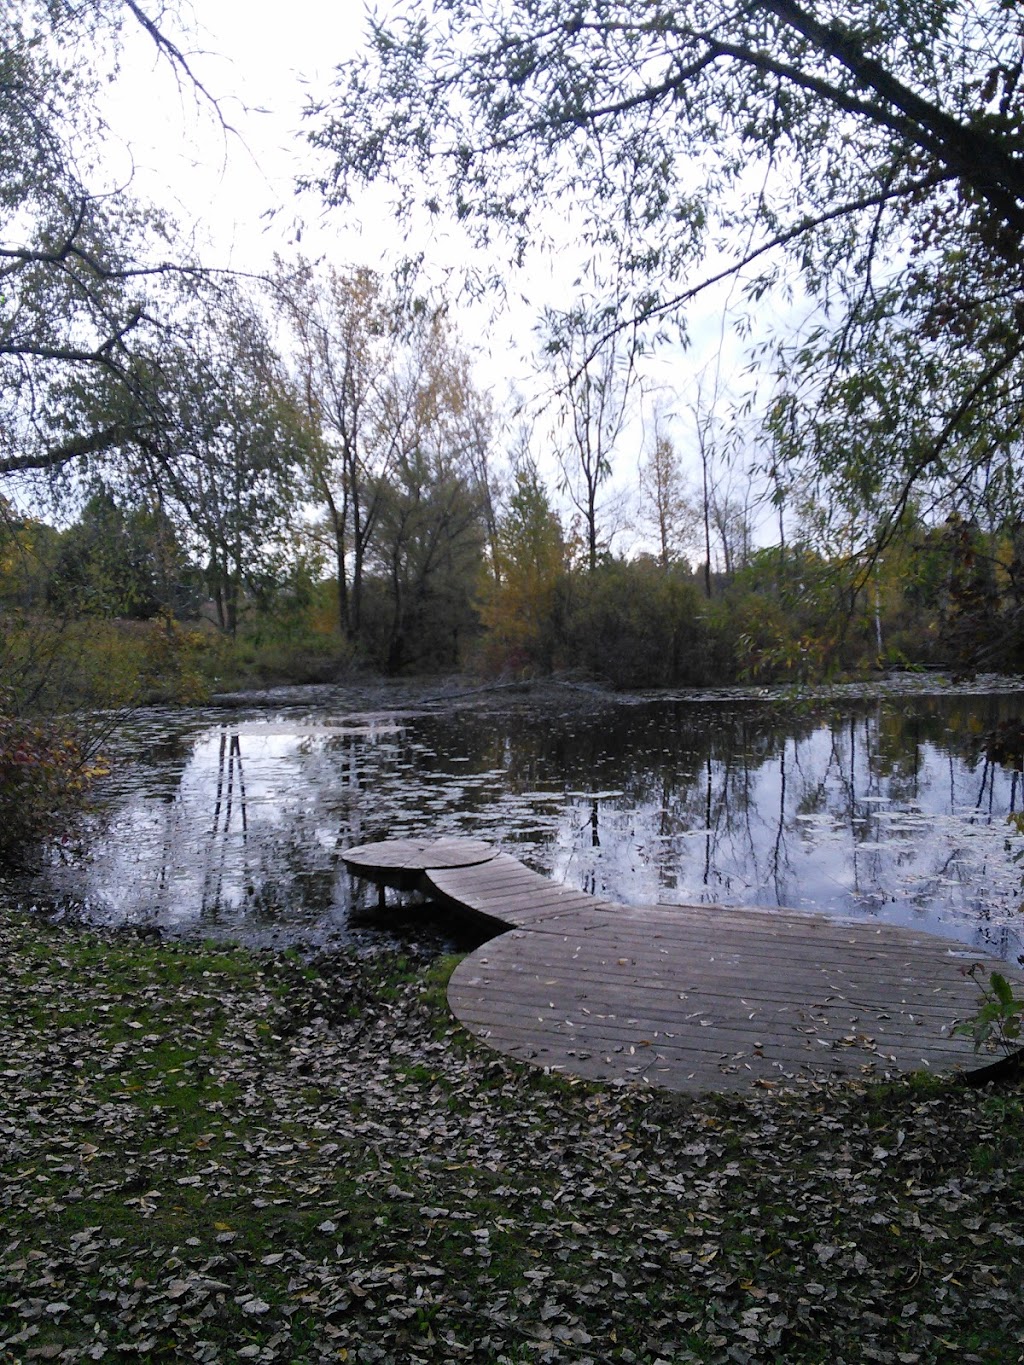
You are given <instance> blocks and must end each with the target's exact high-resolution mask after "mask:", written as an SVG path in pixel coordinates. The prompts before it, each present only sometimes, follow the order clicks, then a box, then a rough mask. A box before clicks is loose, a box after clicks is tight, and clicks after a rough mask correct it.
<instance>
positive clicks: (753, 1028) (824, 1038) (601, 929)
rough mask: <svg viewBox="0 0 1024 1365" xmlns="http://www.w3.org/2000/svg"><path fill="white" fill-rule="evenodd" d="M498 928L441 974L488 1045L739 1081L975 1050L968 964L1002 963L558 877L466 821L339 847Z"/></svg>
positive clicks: (905, 938)
mask: <svg viewBox="0 0 1024 1365" xmlns="http://www.w3.org/2000/svg"><path fill="white" fill-rule="evenodd" d="M344 860H345V863H346V865H347V867H348V868H349V870H350V872H352V873H353V875H355V876H359V877H364V878H367V879H369V880H370V881H372V882H374V883H376V884H377V885H378V886H380V887H382V888H383V887H386V886H391V887H397V888H399V889H400V890H403V891H409V890H413V889H416V890H420V891H422V892H423V893H424V894H426V895H428V896H431V897H433V898H437V899H440V900H442V901H444V902H445V903H447V904H448V905H450V906H452V907H453V908H455V909H457V910H458V911H460V912H461V913H463V914H467V915H471V916H473V917H475V918H476V919H478V920H480V921H482V922H484V923H486V924H488V925H490V926H491V927H492V928H493V929H494V931H495V934H496V935H497V936H496V937H495V938H492V939H491V940H490V941H488V942H487V943H485V944H484V945H483V946H482V947H480V948H478V949H477V950H476V951H475V952H473V953H471V954H470V955H469V956H468V957H467V958H465V959H464V960H463V961H462V962H461V963H460V964H459V966H458V967H457V968H456V970H455V972H454V974H453V975H452V978H451V981H450V983H449V987H448V1002H449V1004H450V1006H451V1008H452V1011H453V1013H454V1014H455V1015H456V1017H457V1018H458V1019H459V1020H460V1021H461V1022H462V1023H463V1024H464V1025H465V1026H466V1028H468V1029H469V1030H470V1031H471V1032H473V1033H474V1034H476V1035H477V1036H478V1037H479V1038H481V1039H483V1040H484V1041H485V1042H487V1043H488V1044H489V1045H490V1046H491V1047H494V1048H496V1049H497V1050H498V1051H500V1052H504V1053H507V1054H508V1055H509V1056H512V1057H516V1058H519V1059H520V1060H523V1061H528V1062H532V1063H534V1064H536V1065H539V1066H544V1067H548V1068H550V1069H551V1070H555V1071H561V1072H564V1073H566V1074H569V1075H575V1076H582V1077H587V1078H589V1079H594V1080H601V1081H609V1082H619V1083H622V1082H627V1081H635V1082H640V1083H646V1084H650V1085H656V1086H661V1087H664V1088H665V1089H668V1090H674V1091H692V1092H699V1091H707V1090H737V1089H743V1088H746V1087H748V1086H751V1085H760V1086H775V1085H786V1084H793V1083H796V1082H798V1081H800V1080H802V1079H810V1080H814V1079H822V1078H825V1077H828V1076H835V1075H861V1074H869V1075H875V1076H885V1075H892V1074H896V1073H899V1072H906V1071H918V1070H927V1071H932V1072H936V1073H948V1072H950V1071H952V1070H954V1069H955V1068H957V1067H964V1068H971V1067H974V1066H976V1065H977V1064H978V1058H977V1057H976V1056H975V1054H974V1052H973V1049H972V1044H971V1042H970V1040H969V1039H967V1038H965V1037H963V1036H961V1035H957V1034H954V1032H953V1028H954V1026H955V1024H956V1023H957V1021H958V1020H961V1019H964V1018H968V1017H970V1016H971V1015H972V1014H973V1013H974V1011H975V1010H976V1009H977V1007H978V1003H979V994H978V987H977V985H976V983H975V982H974V981H972V980H971V979H970V978H968V977H966V976H965V974H964V968H965V967H968V966H970V964H971V963H973V962H981V963H982V966H983V967H984V969H985V972H986V974H987V972H988V970H990V969H991V968H993V967H994V968H996V969H998V970H1000V971H1002V972H1003V973H1004V975H1007V976H1009V977H1011V979H1014V980H1016V981H1019V978H1015V977H1014V974H1013V973H1012V972H1011V971H1009V970H1008V969H1007V967H1006V965H1005V964H1003V963H1001V962H998V961H997V960H995V959H991V958H986V957H985V956H984V955H979V954H977V953H973V952H971V951H970V950H969V949H968V948H967V947H965V946H964V945H961V944H956V943H952V942H949V941H947V940H945V939H941V938H938V937H936V936H935V935H933V934H925V933H918V932H916V931H914V930H910V929H901V928H897V927H893V926H885V925H877V924H871V923H866V922H861V921H857V922H854V921H849V920H838V919H833V918H829V917H826V916H823V915H815V914H805V913H803V912H800V911H795V910H785V911H780V910H774V909H772V910H768V909H764V910H761V909H730V908H726V907H724V906H706V905H705V906H671V907H669V906H644V907H637V906H625V905H617V904H615V903H613V902H611V901H603V900H598V899H597V898H595V897H593V896H588V895H587V894H586V893H584V892H582V891H576V890H573V889H572V888H569V887H565V886H559V885H557V884H556V883H554V882H552V881H550V879H548V878H546V877H543V876H541V875H539V874H538V873H536V872H531V871H530V870H529V868H526V867H524V866H523V864H522V863H520V862H519V861H518V860H517V859H515V858H512V857H510V856H509V855H508V854H506V853H501V852H498V851H497V850H496V849H495V848H494V847H493V846H491V845H489V844H485V843H483V842H481V841H480V840H475V839H454V838H443V839H436V840H430V839H424V840H411V839H401V840H389V841H387V842H384V843H378V844H365V845H363V846H361V847H359V848H353V849H350V850H349V851H348V852H347V853H345V854H344Z"/></svg>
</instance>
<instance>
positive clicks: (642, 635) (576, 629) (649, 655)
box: [564, 557, 710, 688]
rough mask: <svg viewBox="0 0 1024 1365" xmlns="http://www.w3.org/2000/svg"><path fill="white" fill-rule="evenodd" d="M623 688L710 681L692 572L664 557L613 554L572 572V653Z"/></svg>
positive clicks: (579, 663) (568, 630)
mask: <svg viewBox="0 0 1024 1365" xmlns="http://www.w3.org/2000/svg"><path fill="white" fill-rule="evenodd" d="M564 662H565V663H567V664H569V665H570V666H573V667H582V668H585V669H587V670H588V671H589V672H591V673H594V674H597V675H599V676H601V677H605V678H607V679H608V680H609V681H610V682H611V683H613V684H614V686H616V687H624V688H627V687H666V686H671V685H679V684H683V685H689V686H700V685H703V684H705V683H707V682H708V681H710V678H709V673H708V638H707V632H706V630H705V627H704V622H703V618H702V614H701V600H700V596H699V593H698V591H697V588H696V587H695V585H694V583H693V581H692V579H691V577H690V575H689V574H688V573H687V572H685V571H683V570H679V569H674V568H670V569H669V570H667V571H666V570H665V569H663V568H662V566H661V565H660V564H658V563H657V561H655V560H653V559H650V558H647V557H642V558H640V559H637V560H629V561H626V560H613V561H611V562H609V563H607V564H602V565H600V566H599V567H598V568H597V569H596V570H595V571H594V572H593V573H580V574H576V575H574V576H573V582H572V585H571V591H570V594H569V600H568V603H567V607H566V619H565V659H564Z"/></svg>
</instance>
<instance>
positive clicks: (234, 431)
mask: <svg viewBox="0 0 1024 1365" xmlns="http://www.w3.org/2000/svg"><path fill="white" fill-rule="evenodd" d="M175 359H176V363H175V364H172V363H171V361H170V358H169V357H167V356H166V355H165V356H164V357H163V359H162V364H161V376H162V380H163V383H164V384H165V385H166V392H165V393H164V394H162V396H161V402H162V404H163V406H164V409H165V412H166V414H167V419H168V421H167V429H166V432H165V434H164V437H163V439H164V440H165V441H166V442H167V443H168V445H169V446H170V447H171V448H173V452H174V459H173V462H171V461H168V462H163V461H160V460H159V459H157V460H153V461H150V462H149V463H147V464H146V465H145V466H143V469H142V471H141V472H142V474H143V476H144V477H145V478H146V481H145V482H143V483H142V484H141V485H140V486H139V491H140V493H141V494H142V495H143V497H144V498H146V499H147V500H148V501H149V502H150V503H151V504H152V505H155V506H157V507H159V508H160V509H161V510H162V511H163V512H164V513H165V514H167V515H169V516H170V517H171V518H172V520H173V521H174V523H175V525H176V526H177V527H178V528H179V534H181V536H182V538H183V540H184V541H185V543H189V542H191V543H192V544H193V545H194V546H195V547H196V549H197V552H198V553H200V554H201V555H202V557H203V559H204V561H205V564H206V579H207V585H208V588H209V591H210V595H211V596H212V598H213V600H214V603H215V605H216V609H217V618H218V622H219V624H220V627H221V629H222V630H224V631H226V632H227V633H229V634H232V635H233V634H234V633H235V631H236V629H237V627H238V622H239V613H240V608H241V606H242V601H243V597H244V595H246V594H248V595H250V596H255V597H261V596H262V597H266V596H267V595H268V594H269V593H270V592H272V591H273V590H274V588H275V587H276V585H277V583H278V582H279V580H280V578H281V575H282V572H283V570H284V567H285V561H286V559H287V556H288V553H289V550H290V549H291V547H292V539H293V523H294V521H295V519H296V517H297V515H298V510H299V508H300V505H301V502H302V498H303V496H304V493H305V489H306V478H305V475H306V469H307V466H308V461H309V451H310V447H311V440H310V435H309V430H308V427H307V425H306V424H305V422H304V420H303V417H302V415H301V414H300V413H299V412H298V411H297V409H296V407H295V404H294V402H293V401H292V395H291V391H290V388H289V386H288V383H287V379H286V376H285V373H284V369H283V366H282V364H281V361H280V359H279V357H278V356H277V354H276V353H275V351H274V349H273V347H272V346H271V343H270V339H269V336H268V332H267V326H266V322H265V321H264V319H263V318H262V317H261V315H260V312H259V310H258V308H257V306H256V304H255V302H254V301H253V300H252V299H250V298H248V297H247V296H246V295H245V293H244V292H243V291H241V290H238V289H235V290H222V291H221V292H220V294H219V295H218V297H217V300H216V307H215V308H214V309H213V310H211V311H209V312H207V313H206V314H205V315H200V316H199V317H198V318H197V319H196V320H195V324H194V331H193V332H192V333H191V334H190V335H188V336H187V337H186V338H185V339H184V340H183V343H182V345H181V346H180V348H179V351H178V353H177V356H176V358H175Z"/></svg>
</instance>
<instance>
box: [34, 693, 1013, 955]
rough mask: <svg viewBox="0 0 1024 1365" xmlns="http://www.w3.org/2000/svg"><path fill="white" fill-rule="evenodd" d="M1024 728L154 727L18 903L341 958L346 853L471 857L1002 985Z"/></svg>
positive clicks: (551, 718)
mask: <svg viewBox="0 0 1024 1365" xmlns="http://www.w3.org/2000/svg"><path fill="white" fill-rule="evenodd" d="M1022 720H1024V693H1021V692H1014V691H1004V692H998V693H979V692H978V691H967V692H962V693H956V692H945V693H937V694H934V695H915V696H889V697H885V698H877V699H874V700H863V699H862V700H849V699H847V700H843V701H841V702H836V701H811V702H807V701H804V702H801V703H800V704H799V705H794V704H788V703H786V702H781V701H765V700H763V699H762V698H760V697H758V696H755V695H746V696H741V695H733V696H731V697H728V698H725V699H718V700H714V701H702V700H697V699H694V698H651V697H644V698H631V699H629V700H628V701H620V702H615V703H609V702H605V703H603V704H597V703H595V705H594V706H593V707H587V708H584V709H583V710H581V708H580V707H579V706H572V707H568V708H566V709H565V710H564V711H560V710H559V709H558V707H557V706H552V705H551V704H550V701H548V702H547V703H546V704H545V705H543V706H540V705H538V706H530V705H529V704H527V705H523V704H521V703H520V704H516V705H510V706H509V708H508V709H507V710H502V709H501V707H500V706H498V707H494V706H492V707H490V708H489V709H487V710H484V711H474V710H472V709H469V710H465V709H464V710H459V711H455V712H454V713H453V712H452V710H451V708H447V709H442V710H441V711H440V712H436V711H431V710H430V709H429V708H427V709H419V710H417V709H412V710H407V711H398V712H388V711H379V712H376V713H371V714H368V713H367V712H366V711H365V710H363V711H356V710H351V709H349V710H347V709H346V707H345V704H344V695H343V694H339V698H338V701H337V703H336V704H335V705H333V706H328V707H325V706H323V705H320V706H318V707H317V709H315V710H314V709H311V708H310V707H309V706H308V705H307V706H302V705H295V704H290V705H277V706H274V705H270V706H269V707H268V706H267V705H266V704H264V705H261V706H260V707H258V708H257V707H252V708H250V709H234V710H230V711H227V710H216V709H213V708H211V709H208V710H201V711H195V710H193V711H186V712H182V711H173V710H158V709H153V710H147V711H145V712H141V713H139V714H137V715H136V716H134V717H133V718H132V719H130V720H129V721H128V722H127V723H125V724H124V725H122V726H121V728H120V729H119V730H118V732H117V734H116V736H115V737H114V739H113V741H112V745H111V747H110V752H111V756H112V759H113V770H112V776H111V778H110V779H109V780H108V781H107V782H106V783H105V785H104V787H103V789H102V790H101V792H100V793H99V800H98V808H97V811H96V813H95V815H94V817H93V818H92V819H91V821H90V825H89V828H88V830H87V831H86V837H85V838H84V840H83V842H82V844H81V847H76V848H75V849H74V850H70V851H66V852H65V853H64V855H63V856H62V857H61V858H60V859H59V860H55V861H54V863H53V865H51V866H48V867H46V868H44V869H43V870H42V872H41V873H40V874H39V875H38V876H37V877H34V878H33V879H32V883H31V885H30V886H27V887H25V888H23V895H22V899H23V900H25V899H26V898H27V899H29V900H30V901H31V902H32V903H34V904H36V905H38V906H40V907H42V908H46V909H54V908H55V909H57V910H58V911H61V912H64V913H74V914H77V915H81V916H84V917H85V918H87V919H91V920H97V921H103V922H128V923H135V924H138V925H143V924H145V925H157V926H160V927H161V928H162V929H163V930H164V931H166V932H179V931H197V932H200V933H203V934H210V935H221V934H226V935H233V936H240V937H244V938H246V939H248V940H249V941H256V942H259V941H264V940H268V939H277V940H279V939H281V938H282V937H285V938H290V937H299V938H301V937H306V938H309V937H317V936H325V935H338V934H340V935H345V934H346V933H348V932H350V930H351V929H352V927H353V925H356V924H358V923H359V922H361V920H362V917H363V914H364V912H365V911H366V910H367V908H368V906H369V903H370V900H371V899H372V896H373V894H374V893H371V892H370V891H369V890H368V889H367V888H365V887H361V886H359V885H357V884H353V882H352V881H351V879H350V878H349V876H348V874H347V873H346V871H345V868H344V865H343V864H342V861H341V854H342V852H343V851H344V850H345V849H346V848H348V847H350V846H352V845H354V844H359V843H365V842H369V841H372V840H376V839H385V838H396V837H400V836H403V835H423V834H427V835H436V834H442V833H445V834H464V835H470V836H473V837H475V838H485V839H489V840H492V841H493V842H494V843H496V844H498V845H499V846H500V847H501V848H503V849H505V850H506V851H508V852H510V853H513V854H515V855H516V856H517V857H519V858H521V859H522V860H523V861H524V862H526V863H527V864H529V865H530V866H531V867H534V868H536V869H537V870H538V871H542V872H545V873H548V874H550V875H551V876H553V877H554V878H555V879H556V880H558V881H560V882H565V883H568V884H571V885H573V886H577V887H581V888H583V889H585V890H587V891H591V892H594V893H597V894H599V895H601V896H605V897H609V898H611V899H613V900H617V901H621V902H626V903H630V904H644V903H654V902H659V901H660V902H668V903H694V902H699V903H722V904H727V905H767V906H793V907H797V908H803V909H808V910H820V911H825V912H827V913H834V914H839V915H847V916H850V915H852V916H856V917H862V918H877V919H881V920H886V921H889V922H894V923H899V924H909V925H915V926H918V927H921V928H926V929H929V930H932V931H933V932H937V933H940V934H943V935H945V936H947V937H950V938H954V939H958V940H960V941H961V942H966V943H969V944H971V945H972V946H974V947H976V948H978V949H979V950H982V949H984V950H987V951H989V952H992V953H995V954H997V955H1000V956H1002V957H1004V958H1009V959H1015V958H1017V957H1018V956H1019V955H1021V954H1022V953H1024V914H1022V912H1021V910H1020V906H1021V903H1022V901H1024V891H1022V881H1021V878H1022V870H1024V863H1021V864H1019V863H1018V861H1017V859H1018V857H1022V856H1024V835H1022V834H1021V832H1020V830H1018V829H1017V827H1016V826H1015V825H1014V824H1013V823H1012V822H1010V821H1008V818H1007V817H1008V816H1010V815H1011V814H1013V813H1014V812H1017V811H1019V810H1021V808H1022V807H1024V786H1022V777H1021V773H1020V771H1019V767H1020V757H1019V754H1018V756H1017V757H1016V758H1015V759H1014V758H1005V757H1004V759H1003V761H997V760H996V759H995V758H994V757H992V756H991V755H992V749H991V745H989V744H987V743H986V739H985V736H986V735H988V734H990V733H992V732H994V731H995V730H996V729H997V728H998V727H1003V729H1004V730H1007V729H1012V727H1014V726H1016V725H1019V724H1020V723H1021V721H1022ZM1011 747H1012V746H1011ZM1018 747H1019V746H1018Z"/></svg>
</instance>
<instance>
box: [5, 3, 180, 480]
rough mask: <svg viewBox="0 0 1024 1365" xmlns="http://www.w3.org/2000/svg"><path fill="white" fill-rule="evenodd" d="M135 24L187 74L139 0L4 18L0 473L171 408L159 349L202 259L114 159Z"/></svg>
mask: <svg viewBox="0 0 1024 1365" xmlns="http://www.w3.org/2000/svg"><path fill="white" fill-rule="evenodd" d="M166 18H167V12H166V11H162V22H163V21H164V20H166ZM125 23H130V24H133V25H134V24H140V25H141V26H142V27H143V29H144V30H145V32H146V33H147V35H148V36H149V37H150V38H151V39H152V41H153V42H154V43H155V44H156V46H157V49H158V50H159V51H160V52H161V53H162V54H163V55H164V56H165V57H166V58H167V59H168V60H169V61H170V62H171V63H172V65H173V66H174V67H175V68H176V69H177V70H178V72H179V74H183V75H185V76H186V77H187V78H188V77H189V76H190V73H189V72H188V67H187V64H186V61H185V58H184V57H183V55H182V54H181V52H180V50H179V49H178V48H177V47H176V46H175V44H174V43H173V42H172V41H171V39H170V38H169V37H168V36H167V35H166V33H165V32H164V31H163V30H162V29H161V28H158V27H157V24H156V23H155V22H154V20H153V19H152V18H151V17H149V16H148V15H147V13H146V12H145V11H144V10H143V9H142V7H141V6H139V5H137V4H136V3H134V0H83V2H82V3H71V2H70V0H24V3H21V4H18V5H14V6H11V7H9V9H8V10H7V11H6V12H5V14H4V17H3V19H2V20H0V476H3V475H11V474H18V473H21V472H24V471H31V470H47V471H55V470H60V469H62V468H64V467H66V466H69V465H72V464H77V463H79V462H81V461H84V460H88V459H90V458H92V457H95V456H98V455H101V454H104V453H106V452H111V451H116V450H120V449H123V448H124V447H126V446H128V445H133V444H134V445H136V446H138V445H140V444H145V443H146V442H151V438H152V435H153V432H154V431H155V430H157V429H158V428H159V427H160V426H161V423H162V420H163V414H162V412H161V409H160V403H159V398H158V396H157V394H156V392H155V391H154V387H153V385H152V382H151V380H152V375H153V368H152V357H153V354H154V351H155V350H156V349H157V348H158V346H159V344H160V343H161V342H162V340H163V338H164V337H165V336H166V334H167V332H168V330H169V329H172V328H173V325H174V324H173V321H172V319H173V318H174V316H175V309H174V298H173V295H174V293H175V291H176V290H177V289H178V288H179V286H180V284H181V282H182V281H188V280H191V279H193V278H194V277H196V275H197V273H198V272H197V266H196V263H195V262H194V261H193V260H191V259H190V257H189V256H188V254H187V253H186V252H185V251H184V250H183V248H182V246H181V244H180V243H178V242H175V241H173V239H172V237H171V228H170V225H169V224H168V223H167V222H166V221H165V220H164V219H163V218H161V217H160V216H159V215H158V214H157V213H156V212H155V211H153V210H152V209H151V208H148V207H146V206H144V205H141V204H139V203H138V202H136V200H135V199H134V198H133V197H132V195H131V193H130V188H129V187H126V186H125V185H124V184H123V183H120V182H119V181H118V179H117V176H116V173H115V172H114V171H112V169H111V166H110V165H106V164H104V150H105V147H106V145H107V141H108V139H107V133H108V130H107V128H106V127H105V125H104V122H103V119H102V117H101V115H100V113H99V112H98V110H99V107H100V106H99V101H98V99H97V92H98V90H99V88H100V86H101V84H102V82H103V80H104V78H105V77H112V75H113V73H114V72H115V70H116V66H117V60H118V55H117V54H118V47H119V38H120V33H121V30H122V28H123V26H124V24H125ZM197 88H199V89H201V87H197Z"/></svg>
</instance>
